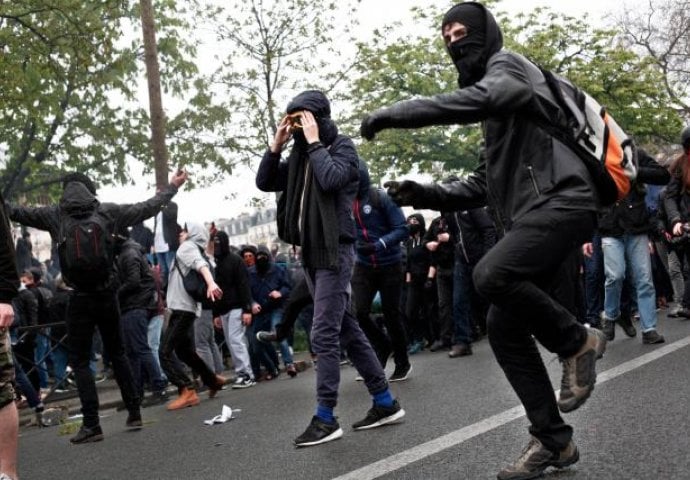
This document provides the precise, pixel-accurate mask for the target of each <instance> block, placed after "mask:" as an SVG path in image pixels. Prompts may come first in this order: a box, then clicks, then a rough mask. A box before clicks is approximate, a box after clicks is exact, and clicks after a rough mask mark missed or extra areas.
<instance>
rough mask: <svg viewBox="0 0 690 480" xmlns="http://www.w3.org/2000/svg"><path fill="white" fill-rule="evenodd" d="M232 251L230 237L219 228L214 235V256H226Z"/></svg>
mask: <svg viewBox="0 0 690 480" xmlns="http://www.w3.org/2000/svg"><path fill="white" fill-rule="evenodd" d="M229 253H230V238H229V237H228V234H227V233H225V232H224V231H223V230H218V231H217V232H216V234H215V236H214V237H213V256H214V257H216V258H225V257H226V256H227V255H228V254H229Z"/></svg>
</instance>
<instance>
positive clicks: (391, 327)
mask: <svg viewBox="0 0 690 480" xmlns="http://www.w3.org/2000/svg"><path fill="white" fill-rule="evenodd" d="M402 286H403V282H402V264H400V263H396V264H393V265H385V266H377V267H373V266H368V265H362V264H359V263H356V264H355V269H354V272H353V274H352V300H353V303H354V307H355V316H356V317H357V321H358V322H359V326H360V327H361V328H362V331H364V334H365V335H366V336H367V338H368V339H369V342H370V343H371V345H372V347H374V350H375V351H376V353H377V354H381V352H385V351H391V350H393V359H394V360H395V365H396V366H399V367H401V368H402V367H407V366H408V365H409V359H408V357H407V335H406V334H405V328H404V327H403V324H402V320H401V319H400V315H399V305H400V294H401V292H402ZM376 292H380V293H381V307H382V310H383V322H384V325H385V327H386V330H387V332H388V335H386V333H385V332H383V331H382V330H381V329H380V328H379V327H378V326H377V325H376V323H375V322H374V321H373V320H372V318H371V315H370V313H371V302H373V301H374V297H375V296H376ZM382 360H383V359H382ZM384 362H385V360H384ZM382 366H383V367H385V366H386V365H385V363H384V365H382Z"/></svg>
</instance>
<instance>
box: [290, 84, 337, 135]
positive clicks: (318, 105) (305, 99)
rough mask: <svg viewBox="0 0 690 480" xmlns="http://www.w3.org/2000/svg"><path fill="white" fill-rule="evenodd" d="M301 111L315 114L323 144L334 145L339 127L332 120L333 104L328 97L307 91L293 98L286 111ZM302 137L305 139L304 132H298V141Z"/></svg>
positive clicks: (316, 91) (315, 91)
mask: <svg viewBox="0 0 690 480" xmlns="http://www.w3.org/2000/svg"><path fill="white" fill-rule="evenodd" d="M300 110H308V111H310V112H311V113H313V114H314V117H315V118H316V123H317V125H318V127H319V139H320V140H321V143H323V144H324V145H326V146H328V145H330V144H332V143H333V141H334V140H335V137H336V136H338V127H337V126H336V124H335V123H334V122H333V120H332V119H331V104H330V102H329V101H328V98H326V95H324V94H323V92H320V91H319V90H306V91H304V92H302V93H300V94H299V95H297V96H296V97H295V98H293V99H292V100H291V101H290V103H288V106H287V108H286V109H285V111H286V112H287V113H288V114H290V113H294V112H297V111H300ZM300 135H301V136H302V137H304V134H303V133H302V132H297V134H295V139H296V140H297V139H298V138H299V136H300Z"/></svg>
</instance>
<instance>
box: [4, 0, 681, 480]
mask: <svg viewBox="0 0 690 480" xmlns="http://www.w3.org/2000/svg"><path fill="white" fill-rule="evenodd" d="M442 33H443V39H444V42H445V43H446V46H447V47H448V50H449V53H450V55H451V58H452V59H453V61H454V64H455V65H456V67H457V68H458V70H459V73H460V77H459V80H458V81H459V85H460V87H461V88H460V90H459V91H458V92H456V93H454V94H453V95H446V96H443V95H440V96H436V97H429V98H424V99H417V100H413V101H409V102H401V103H399V104H395V105H392V106H390V107H387V108H383V109H380V110H378V111H376V112H373V113H372V114H370V115H368V116H367V117H366V118H365V119H364V120H363V122H362V127H361V133H362V136H363V137H364V138H366V139H368V140H372V139H373V138H374V136H375V134H376V133H377V132H378V131H380V130H383V129H386V128H416V127H420V126H426V125H433V124H448V123H472V122H476V121H478V120H486V122H487V123H486V132H485V133H486V136H485V143H486V146H487V149H486V151H485V155H486V156H485V157H482V159H481V162H480V165H479V167H478V168H477V169H476V170H475V171H474V172H473V173H472V174H470V175H469V176H467V177H466V178H458V177H449V178H447V179H444V180H443V181H442V182H440V183H438V184H427V185H420V184H417V183H415V182H412V181H402V182H397V181H396V182H392V183H389V184H388V189H387V190H384V189H381V188H377V187H375V186H373V185H372V184H371V182H370V180H369V175H368V169H367V166H366V162H365V161H364V160H362V159H360V158H359V156H358V155H357V152H356V149H355V147H354V144H353V142H352V140H351V139H350V138H349V137H346V136H344V135H341V134H339V132H338V128H337V126H336V124H335V123H334V122H333V120H332V119H331V117H330V102H329V101H328V99H327V98H326V97H325V95H324V94H323V93H322V92H320V91H314V90H309V91H305V92H302V93H300V94H299V95H297V96H296V97H295V98H293V99H292V101H291V102H290V103H289V104H288V106H287V108H286V115H285V117H283V119H282V120H281V121H280V123H279V125H278V127H277V131H276V133H275V137H274V139H273V142H272V143H271V144H270V145H269V146H268V149H267V150H266V152H265V153H264V155H263V157H262V159H261V163H260V165H259V168H258V172H257V178H256V184H257V187H258V188H259V189H260V190H262V191H275V192H282V195H280V196H279V204H278V210H279V214H278V230H279V236H280V238H281V239H282V240H284V241H285V242H286V243H285V244H284V245H283V246H282V249H283V250H282V251H281V246H279V245H230V241H229V237H228V235H227V234H226V233H225V232H223V231H219V230H218V229H217V228H216V226H215V223H213V222H211V223H210V224H206V225H204V224H203V223H202V222H203V221H204V220H207V219H194V220H195V221H187V222H178V218H177V205H176V204H175V203H174V202H173V201H172V198H173V196H174V195H175V194H176V192H177V190H178V188H179V187H180V186H181V185H182V184H183V183H184V182H185V181H186V179H187V173H186V172H185V171H182V170H180V171H177V172H176V173H175V174H173V176H172V178H171V180H170V184H169V185H168V186H166V187H164V188H160V189H159V191H158V193H157V194H156V195H154V196H153V197H151V198H150V199H148V200H146V201H143V202H139V203H135V204H131V205H116V204H110V203H100V202H99V200H98V199H97V191H96V186H95V184H94V183H93V181H92V180H91V179H90V178H89V177H88V176H86V175H84V174H82V173H73V174H70V175H67V176H66V177H64V180H63V194H62V197H61V199H60V202H59V205H54V206H46V207H36V208H32V207H25V206H18V205H12V204H9V203H8V204H4V202H3V207H4V208H3V217H4V215H5V213H6V215H7V217H8V218H9V219H10V220H12V221H15V222H17V223H19V224H21V225H22V226H23V227H27V226H28V227H33V228H37V229H41V230H45V231H48V232H49V233H50V235H51V238H52V240H53V243H54V245H55V246H56V248H57V247H59V249H60V250H59V252H58V253H57V254H54V255H53V256H52V258H51V261H49V262H45V263H40V262H38V261H36V260H35V258H33V255H32V249H31V241H30V235H29V233H28V232H27V231H26V229H25V228H24V229H23V230H22V234H21V236H20V238H18V239H17V242H16V249H15V250H16V258H15V259H14V263H15V264H16V266H17V267H18V268H17V270H18V271H17V276H18V278H19V279H21V286H20V287H19V291H18V292H14V291H13V288H12V285H10V283H11V279H10V278H9V276H8V277H7V281H6V282H5V284H6V285H5V284H3V288H4V290H3V292H7V293H8V295H6V296H5V297H6V298H10V297H14V299H13V301H12V307H13V311H14V322H13V323H12V325H11V326H10V332H11V334H12V343H13V347H14V348H13V351H14V354H15V356H16V361H15V362H14V363H15V366H16V382H15V384H16V396H17V401H18V402H19V401H20V400H19V399H21V398H24V399H25V401H26V403H27V405H28V407H30V408H33V409H34V410H35V411H36V412H37V413H38V414H40V412H41V411H42V409H43V408H44V407H43V399H44V396H45V394H46V393H49V392H51V391H58V390H65V389H69V388H70V383H74V384H75V385H76V389H77V391H78V394H79V398H80V401H81V404H82V413H83V418H84V420H83V425H82V426H81V429H80V430H79V432H78V433H77V434H76V435H75V436H74V437H72V438H71V442H72V443H88V442H94V441H100V440H102V439H103V431H102V429H101V427H100V423H99V415H98V409H99V400H98V394H97V389H96V382H97V380H98V374H99V373H100V372H97V371H96V370H97V368H98V367H97V365H98V363H97V362H96V360H97V359H98V358H99V357H100V358H101V359H102V364H103V365H105V366H106V367H107V368H109V369H110V370H111V372H112V375H113V376H114V378H115V379H116V381H117V383H118V386H119V388H120V391H121V394H122V399H123V401H124V406H125V408H126V409H127V412H128V415H127V420H126V427H127V428H130V429H139V428H141V427H142V426H143V422H142V415H141V407H142V406H148V405H153V404H160V403H166V404H167V409H168V410H179V409H183V408H187V407H193V406H195V405H198V404H199V403H200V397H199V394H200V393H201V392H202V391H203V390H205V391H206V392H207V393H208V396H209V397H210V398H214V397H215V396H216V395H217V394H218V392H219V391H220V390H222V389H224V388H226V385H230V386H231V388H232V389H237V390H241V389H246V388H249V387H253V386H255V385H256V384H257V383H259V382H268V381H271V380H273V379H275V378H277V377H279V376H280V375H283V374H286V375H287V376H290V377H295V376H296V375H298V369H297V367H296V365H295V361H294V345H295V343H294V338H295V335H294V333H295V332H294V326H295V325H300V326H301V327H302V328H304V330H305V331H306V333H307V334H306V337H307V339H308V348H309V350H310V354H311V359H312V360H313V361H314V362H316V366H317V371H316V398H317V408H316V414H315V415H314V416H313V418H312V420H311V422H310V423H309V426H308V427H307V429H306V430H305V432H304V433H303V434H302V435H300V436H299V437H297V438H296V439H295V445H296V446H299V447H302V446H313V445H317V444H320V443H324V442H327V441H331V440H335V439H337V438H340V437H341V436H342V435H343V431H342V429H341V428H340V426H339V424H338V421H337V417H336V416H335V415H334V408H335V407H336V405H337V400H338V388H339V382H340V373H339V368H340V366H341V365H342V364H343V363H344V362H347V361H349V362H350V363H351V364H352V365H353V366H354V367H355V368H356V369H357V371H358V374H359V376H358V380H361V381H363V383H364V385H365V386H366V388H367V390H368V392H369V393H370V394H371V397H372V401H373V406H372V409H371V410H369V412H367V415H366V417H365V418H364V419H362V420H360V421H358V422H355V423H354V424H353V429H354V430H366V429H369V428H374V427H378V426H381V425H384V424H387V423H392V422H394V421H397V420H398V419H400V418H402V417H403V416H404V415H405V412H404V410H403V409H402V407H401V405H400V403H399V402H398V400H397V399H394V398H393V396H392V394H391V392H390V390H389V382H396V381H397V382H400V381H406V380H408V379H409V378H410V377H413V375H414V374H413V364H414V358H415V355H419V354H420V353H421V352H423V351H424V350H428V351H429V352H432V353H433V352H446V355H444V356H445V357H448V358H450V359H456V358H461V357H465V356H468V355H472V354H473V348H472V345H473V344H474V343H476V342H478V341H481V340H482V339H483V338H484V336H485V335H487V334H488V337H489V340H490V343H491V347H492V349H493V351H494V353H495V355H496V358H497V360H498V361H499V363H500V364H501V367H502V368H503V370H504V371H505V373H506V375H507V376H508V379H509V380H510V383H511V385H512V386H513V388H514V389H515V391H516V393H517V395H518V396H519V398H520V400H521V401H522V403H523V405H524V406H525V409H526V410H527V416H528V418H529V419H530V422H531V427H530V433H531V439H530V443H529V445H528V448H527V449H526V450H525V453H524V454H523V455H522V456H521V457H520V458H519V459H518V460H517V461H516V462H515V463H514V464H512V465H510V466H508V467H507V468H506V469H504V470H502V471H501V472H500V473H499V475H498V478H499V479H509V478H510V479H517V478H533V477H534V476H535V474H538V473H540V472H541V471H543V470H544V469H545V468H546V467H548V466H556V467H559V468H561V467H564V466H567V465H570V464H572V463H575V462H576V461H577V460H578V459H579V453H578V451H577V447H576V446H575V444H574V442H573V440H572V435H573V430H572V427H570V426H569V425H567V424H566V423H565V422H564V421H563V420H562V418H561V416H560V413H559V412H562V413H567V412H571V411H573V410H575V409H577V408H578V407H579V406H581V405H582V404H583V403H584V402H585V401H586V400H587V398H588V397H589V395H590V393H591V391H592V389H593V388H594V382H595V381H596V370H595V362H596V360H597V359H598V358H600V357H601V356H602V355H603V352H604V349H605V347H606V343H607V342H610V341H613V340H614V339H615V335H616V325H618V326H620V327H621V329H622V330H623V332H624V333H625V334H626V335H627V336H629V337H636V336H637V330H638V329H639V330H640V331H641V335H640V338H641V341H642V343H643V344H658V343H662V342H664V341H665V339H664V336H663V335H662V334H661V333H660V332H659V328H658V318H659V311H664V310H665V311H666V312H667V314H668V316H669V317H680V318H690V193H688V192H690V166H689V165H690V161H689V160H688V159H689V158H690V127H689V128H686V129H685V130H683V132H682V134H681V142H680V143H681V144H682V147H683V152H682V153H681V154H680V155H678V157H677V158H675V159H673V160H672V161H666V159H660V160H657V159H655V158H653V157H652V156H650V155H648V154H647V153H646V152H645V151H644V150H642V149H639V150H638V152H637V153H638V155H637V157H638V159H639V166H638V172H637V178H636V180H635V181H634V182H633V184H632V189H631V191H630V193H629V194H627V195H626V196H625V198H623V199H621V200H619V201H618V202H616V203H615V204H613V205H611V206H608V207H606V208H602V205H599V203H598V201H597V198H598V197H597V195H598V194H597V191H596V190H595V187H594V186H593V182H592V178H591V176H590V174H589V173H588V171H587V169H586V167H585V166H584V164H583V163H582V162H580V161H579V160H578V159H577V158H575V153H574V152H573V151H567V150H566V149H565V148H563V149H562V151H560V154H559V155H556V154H554V152H555V151H556V150H555V148H556V147H562V145H561V144H560V143H558V141H557V139H554V138H552V137H551V135H550V133H549V132H547V131H546V130H544V129H543V128H541V124H540V123H539V122H537V121H532V120H534V119H533V116H534V115H536V114H535V113H534V112H532V111H528V109H526V108H523V107H522V106H521V105H522V104H518V103H519V102H518V101H519V100H520V99H522V98H525V96H526V95H527V93H525V92H529V94H533V93H534V92H535V91H537V90H540V89H541V90H543V89H544V88H545V86H544V84H543V82H541V81H536V80H535V79H534V78H541V77H540V76H539V73H538V71H537V69H536V67H534V65H532V64H530V63H529V62H528V61H527V60H526V59H524V58H523V57H520V56H518V55H515V54H512V53H511V52H507V51H504V50H502V34H501V32H500V29H499V27H498V25H497V24H496V22H495V20H494V18H493V16H492V15H491V14H490V12H488V10H486V9H485V8H484V7H483V6H481V5H479V4H476V3H462V4H459V5H456V6H455V7H453V8H452V9H451V10H449V11H448V12H447V14H446V16H445V17H444V19H443V23H442ZM468 52H469V53H468ZM489 58H492V59H497V60H491V61H489V60H488V59H489ZM516 72H519V75H518V74H516ZM524 72H530V74H529V75H527V74H526V73H524ZM523 73H524V74H523ZM532 77H534V78H532ZM507 79H510V80H507ZM482 82H483V83H482ZM476 83H482V85H484V87H483V88H478V87H474V85H475V84H476ZM541 90H540V91H541ZM494 91H495V92H496V94H495V95H492V94H491V92H494ZM468 92H469V93H468ZM535 95H536V94H535ZM539 95H540V96H539V99H538V101H540V102H542V101H543V102H548V101H549V100H548V99H549V98H550V97H551V95H550V94H548V93H547V92H541V93H540V94H539ZM482 96H483V97H482ZM545 99H546V100H545ZM536 101H537V100H535V102H536ZM542 110H543V111H546V110H548V109H545V108H544V109H542ZM542 110H540V111H542ZM499 111H500V112H501V114H500V115H498V116H492V115H495V114H494V113H492V112H499ZM530 139H531V140H532V141H530ZM535 139H536V140H535ZM290 141H293V142H292V147H291V151H290V153H289V155H288V157H287V160H286V161H283V160H282V159H281V155H282V151H283V149H284V148H285V147H286V145H287V144H288V143H289V142H290ZM497 143H503V144H506V145H508V144H509V145H513V146H516V147H515V152H511V153H508V152H507V150H506V151H504V150H503V149H501V148H497V147H496V146H495V145H496V144H497ZM547 143H548V145H554V151H552V150H551V149H545V148H539V149H538V148H537V147H535V146H534V145H542V144H547ZM523 166H524V167H525V169H523V170H524V171H525V172H527V173H526V174H525V173H522V170H520V171H518V170H516V169H517V168H522V167H523ZM509 172H515V174H514V175H513V174H511V173H509ZM544 176H549V178H548V179H547V178H543V177H544ZM487 177H488V179H490V181H491V182H492V188H493V190H490V189H489V188H488V187H487V185H488V183H489V182H488V180H487ZM540 184H541V185H540ZM402 205H411V206H413V207H414V208H416V209H432V210H436V209H439V210H440V211H437V212H436V214H435V215H434V216H431V217H426V218H425V216H424V214H423V212H421V211H411V212H409V214H408V215H405V214H404V213H403V210H402V208H401V206H402ZM148 218H154V219H155V223H154V230H153V231H150V230H149V229H147V227H145V226H144V225H143V223H142V222H143V221H144V220H145V219H148ZM2 220H3V227H4V226H5V225H4V224H5V223H6V222H5V221H4V220H5V219H4V218H3V219H2ZM427 225H428V228H427ZM592 232H594V233H593V234H592ZM296 245H300V246H301V248H298V247H296ZM70 249H71V250H70ZM85 250H88V251H90V253H89V252H86V253H85ZM2 260H3V265H6V264H7V263H8V262H5V261H4V260H6V258H4V257H3V258H2ZM3 280H5V278H4V277H3ZM9 293H12V295H10V294H9ZM5 297H3V298H5ZM5 303H6V302H5V301H3V302H0V304H2V305H3V310H2V314H3V317H2V318H3V322H6V321H7V320H8V319H9V318H10V317H11V315H9V316H8V315H7V311H6V308H4V304H5ZM636 323H637V324H638V326H637V327H636V325H635V324H636ZM535 338H536V339H537V340H538V341H539V342H540V343H542V344H543V345H544V347H546V348H547V349H548V350H549V351H552V352H554V353H556V354H558V355H559V357H560V359H561V362H562V364H563V380H562V388H561V390H560V393H559V398H558V399H556V398H555V396H554V395H553V388H552V385H551V382H550V380H549V378H548V376H547V374H546V370H545V368H544V365H543V360H542V359H541V356H540V353H539V351H538V350H537V348H536V344H535ZM391 355H392V356H393V361H394V364H395V366H394V369H393V372H392V373H391V374H389V375H386V373H385V371H384V369H385V367H386V365H387V363H388V360H389V358H390V357H391ZM439 357H440V355H439ZM228 358H229V359H231V360H230V361H229V362H227V359H228ZM438 361H457V360H445V359H443V360H442V359H441V358H439V359H438ZM8 363H9V362H7V361H6V362H5V364H3V365H0V367H3V369H4V370H8V369H7V368H6V367H7V364H8ZM228 363H231V365H232V369H233V372H234V374H233V375H232V378H228V377H229V376H228V375H227V374H226V373H225V370H226V365H227V364H228ZM4 370H3V371H4ZM3 378H4V377H3ZM3 378H0V380H3ZM3 386H4V385H3ZM169 387H174V388H169ZM6 391H11V389H4V390H3V394H4V393H5V392H6ZM173 391H176V392H177V396H176V398H174V399H171V398H169V396H170V392H173ZM6 403H7V402H5V404H6ZM2 406H4V405H2ZM3 414H4V413H3Z"/></svg>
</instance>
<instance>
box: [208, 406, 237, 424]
mask: <svg viewBox="0 0 690 480" xmlns="http://www.w3.org/2000/svg"><path fill="white" fill-rule="evenodd" d="M239 411H240V410H238V409H235V412H239ZM232 412H233V410H232V408H230V407H228V406H227V405H223V409H222V410H221V412H220V415H216V416H215V417H213V418H212V419H210V420H204V424H206V425H215V424H216V423H225V422H227V421H228V420H232V418H233V416H232Z"/></svg>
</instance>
